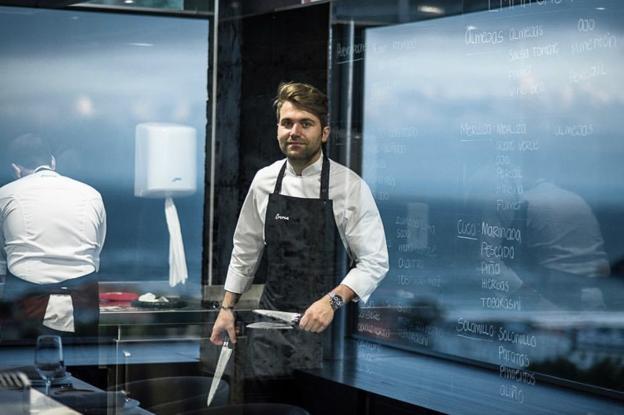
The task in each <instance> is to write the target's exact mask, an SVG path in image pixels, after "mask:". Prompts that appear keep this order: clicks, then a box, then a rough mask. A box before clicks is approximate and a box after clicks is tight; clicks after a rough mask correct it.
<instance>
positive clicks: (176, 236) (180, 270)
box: [165, 197, 188, 287]
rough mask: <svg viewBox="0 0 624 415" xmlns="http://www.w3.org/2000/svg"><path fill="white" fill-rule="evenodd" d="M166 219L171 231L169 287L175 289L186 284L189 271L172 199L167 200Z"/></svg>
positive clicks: (176, 212)
mask: <svg viewBox="0 0 624 415" xmlns="http://www.w3.org/2000/svg"><path fill="white" fill-rule="evenodd" d="M165 217H166V218H167V228H168V229H169V285H170V286H171V287H175V286H176V285H178V284H179V283H182V284H184V283H185V282H186V279H187V278H188V270H187V268H186V257H185V255H184V243H183V242H182V231H181V230H180V220H179V218H178V211H177V210H176V207H175V205H174V204H173V199H171V198H170V197H168V198H166V199H165Z"/></svg>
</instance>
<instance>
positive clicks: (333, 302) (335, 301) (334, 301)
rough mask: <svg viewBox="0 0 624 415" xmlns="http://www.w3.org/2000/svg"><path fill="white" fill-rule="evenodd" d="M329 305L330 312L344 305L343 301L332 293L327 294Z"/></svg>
mask: <svg viewBox="0 0 624 415" xmlns="http://www.w3.org/2000/svg"><path fill="white" fill-rule="evenodd" d="M329 305H330V306H331V308H332V310H334V311H336V310H338V309H339V308H340V307H342V306H343V305H344V300H343V299H342V297H341V296H340V295H338V294H336V293H333V292H332V293H329Z"/></svg>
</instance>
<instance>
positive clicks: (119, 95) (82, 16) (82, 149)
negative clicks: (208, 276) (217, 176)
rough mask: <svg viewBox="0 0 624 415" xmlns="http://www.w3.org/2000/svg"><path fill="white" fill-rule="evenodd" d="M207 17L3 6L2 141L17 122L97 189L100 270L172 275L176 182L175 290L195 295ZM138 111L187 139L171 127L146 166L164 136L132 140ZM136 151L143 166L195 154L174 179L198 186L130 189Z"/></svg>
mask: <svg viewBox="0 0 624 415" xmlns="http://www.w3.org/2000/svg"><path fill="white" fill-rule="evenodd" d="M208 26H209V25H208V21H207V20H206V19H189V18H178V17H163V16H158V17H157V16H141V15H123V14H108V13H93V12H84V11H71V10H42V9H23V8H9V7H2V8H0V35H1V36H0V38H1V39H2V40H0V54H1V55H2V63H1V64H0V68H1V69H0V70H1V72H2V76H1V77H0V89H1V90H2V96H1V97H0V125H1V126H2V127H1V129H2V141H1V142H0V145H1V148H2V150H1V152H2V154H5V153H6V148H7V147H6V146H7V145H8V143H9V141H11V139H12V138H14V137H16V136H18V135H20V134H23V133H27V132H30V133H34V134H37V135H40V136H42V137H43V138H44V139H45V140H47V142H48V144H49V146H50V148H51V151H52V153H53V154H54V156H55V157H56V162H57V163H56V164H57V170H58V172H60V173H61V174H62V175H65V176H68V177H71V178H73V179H76V180H79V181H81V182H84V183H86V184H88V185H90V186H92V187H93V188H95V189H96V190H97V191H99V192H100V193H101V195H102V198H103V201H104V206H105V209H106V213H107V234H106V241H105V244H104V248H103V250H102V253H101V266H100V271H99V274H98V277H99V280H100V281H103V282H119V283H124V284H125V283H128V282H132V281H139V282H140V283H141V284H143V283H144V282H145V281H157V282H159V283H162V284H161V285H163V286H165V287H166V286H168V284H167V281H168V279H169V249H170V246H169V244H170V233H169V231H168V228H167V221H166V219H165V206H164V203H165V202H164V196H165V195H167V194H172V195H173V200H174V203H175V205H176V206H177V212H178V216H179V221H180V226H181V234H182V239H183V244H184V249H185V252H186V264H187V266H188V275H189V280H188V283H187V284H186V285H184V286H183V285H178V287H177V288H176V290H178V291H177V292H178V293H184V291H185V290H187V291H188V294H189V295H192V296H195V297H199V296H200V292H199V290H198V289H197V286H198V285H199V283H200V278H201V271H202V269H201V268H202V237H203V214H204V212H203V209H204V161H205V143H206V139H205V135H206V134H205V131H206V122H207V121H206V101H207V66H208V28H209V27H208ZM146 122H155V123H166V125H169V124H171V125H177V126H184V127H188V131H192V133H191V136H192V134H193V133H194V134H195V141H193V139H192V137H190V138H189V137H188V136H184V137H182V136H176V137H178V138H176V139H175V141H174V142H173V146H172V148H171V150H170V151H169V152H168V153H165V154H164V157H163V158H162V159H159V161H158V163H161V162H162V163H163V164H162V165H159V166H155V167H156V168H154V166H153V165H152V164H150V163H152V162H153V161H154V160H156V159H157V158H158V157H155V158H150V155H149V154H148V152H149V151H153V152H154V153H158V150H159V149H160V148H159V145H160V144H159V145H157V146H156V147H150V146H145V147H139V146H137V152H135V136H136V137H137V138H138V133H137V131H138V130H137V126H138V125H139V124H142V123H146ZM185 131H187V130H185ZM183 135H184V134H183ZM171 137H173V136H171ZM187 138H189V140H187V141H184V140H186V139H187ZM172 140H173V139H172ZM183 142H188V146H187V148H186V149H187V150H188V151H187V152H186V153H183V152H182V150H183V147H182V143H183ZM139 151H145V153H141V154H138V152H139ZM142 155H144V156H145V159H144V160H143V164H144V165H145V166H147V168H149V169H151V170H149V171H150V173H149V174H154V173H156V174H159V173H162V172H163V171H166V170H165V168H166V167H167V166H169V167H171V166H172V165H173V164H169V163H170V162H171V163H172V161H175V160H176V157H178V158H180V160H179V161H180V163H179V164H180V165H182V166H183V167H187V166H190V165H194V166H195V171H196V173H195V176H193V177H190V178H188V179H187V178H180V177H177V178H176V179H175V180H183V181H184V182H185V183H186V185H188V187H189V188H191V189H196V190H195V191H194V192H192V191H191V192H187V194H185V195H184V197H176V195H181V194H180V193H176V192H175V190H176V189H177V188H175V186H174V185H173V184H172V185H164V187H161V190H162V192H160V193H158V194H152V195H147V197H137V196H136V195H137V194H138V193H137V188H135V185H136V183H138V182H139V180H135V178H136V177H138V176H141V172H139V171H135V167H136V165H137V163H139V162H138V160H139V159H140V158H141V157H140V156H142ZM153 155H154V154H152V156H153ZM156 155H157V154H156ZM9 162H10V161H8V160H3V168H2V169H0V183H1V184H6V183H8V182H10V181H12V180H13V177H11V169H10V164H9ZM139 164H140V163H139ZM165 164H167V166H165ZM174 168H175V166H174ZM137 169H138V167H137ZM135 176H136V177H135ZM149 177H151V176H149ZM172 180H173V179H172ZM175 180H174V181H175ZM171 192H173V193H171ZM189 193H192V194H189ZM189 285H194V286H195V288H194V289H189ZM136 287H140V288H141V289H142V290H143V291H140V292H139V293H141V292H145V291H146V290H147V289H148V288H147V287H146V286H144V285H143V286H142V287H141V285H140V284H138V285H137V286H136ZM136 287H135V288H136Z"/></svg>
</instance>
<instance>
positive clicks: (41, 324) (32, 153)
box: [0, 134, 106, 339]
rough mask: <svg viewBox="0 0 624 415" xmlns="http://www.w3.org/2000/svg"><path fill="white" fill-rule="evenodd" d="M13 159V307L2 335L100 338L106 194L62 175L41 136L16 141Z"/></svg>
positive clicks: (2, 192) (1, 203) (2, 198)
mask: <svg viewBox="0 0 624 415" xmlns="http://www.w3.org/2000/svg"><path fill="white" fill-rule="evenodd" d="M7 154H8V156H9V157H10V159H11V161H12V163H11V168H12V170H13V173H14V174H15V176H16V178H17V180H15V181H13V182H10V183H8V184H6V185H5V186H3V187H2V188H0V247H1V249H0V275H2V274H5V281H6V283H5V287H4V293H3V301H4V302H5V304H6V303H7V302H8V303H10V304H11V315H10V316H8V320H5V321H3V329H2V331H3V337H5V338H6V336H7V335H8V333H9V332H10V330H11V329H12V330H15V331H17V332H16V333H14V336H16V337H18V338H22V339H23V338H33V337H36V336H37V335H39V334H59V335H62V336H66V337H70V336H73V337H79V336H80V337H82V336H96V335H97V325H98V319H99V305H98V304H99V300H98V284H97V279H96V272H97V270H98V268H99V264H100V252H101V250H102V246H103V245H104V238H105V235H106V212H105V210H104V204H103V203H102V197H101V196H100V194H99V193H98V192H97V191H96V190H95V189H93V188H92V187H91V186H88V185H86V184H84V183H81V182H79V181H76V180H73V179H70V178H69V177H64V176H62V175H60V174H59V173H57V172H56V171H55V169H56V160H55V158H54V157H53V156H52V155H51V153H50V152H49V150H48V147H47V145H46V143H45V142H44V140H43V139H42V138H41V137H39V136H36V135H33V134H25V135H22V136H19V137H17V138H16V139H14V140H13V141H12V142H11V143H10V144H9V148H8V151H7Z"/></svg>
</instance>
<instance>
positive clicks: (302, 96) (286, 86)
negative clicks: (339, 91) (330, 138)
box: [273, 82, 328, 127]
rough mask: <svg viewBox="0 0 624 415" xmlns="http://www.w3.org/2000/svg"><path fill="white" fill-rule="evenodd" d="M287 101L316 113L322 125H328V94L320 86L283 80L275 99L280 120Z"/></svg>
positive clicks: (274, 103) (274, 102)
mask: <svg viewBox="0 0 624 415" xmlns="http://www.w3.org/2000/svg"><path fill="white" fill-rule="evenodd" d="M286 101H288V102H290V103H292V104H293V105H294V106H295V107H298V108H301V109H303V110H305V111H308V112H310V113H312V114H314V115H316V116H317V117H318V118H319V119H320V120H321V127H326V126H327V112H328V111H327V95H325V94H324V93H323V92H321V91H320V90H319V89H318V88H316V87H314V86H312V85H310V84H304V83H301V82H282V83H281V84H280V85H279V87H278V88H277V95H276V96H275V100H274V101H273V105H274V106H275V111H276V114H277V119H278V121H279V117H280V110H281V109H282V105H283V104H284V103H285V102H286Z"/></svg>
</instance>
